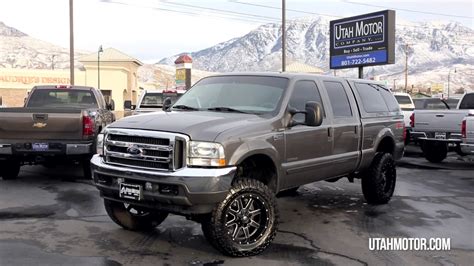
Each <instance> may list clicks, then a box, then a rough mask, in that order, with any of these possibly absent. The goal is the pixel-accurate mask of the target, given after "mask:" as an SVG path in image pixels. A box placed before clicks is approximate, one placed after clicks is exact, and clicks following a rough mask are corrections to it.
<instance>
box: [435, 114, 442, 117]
mask: <svg viewBox="0 0 474 266" xmlns="http://www.w3.org/2000/svg"><path fill="white" fill-rule="evenodd" d="M436 117H444V115H443V114H438V115H436Z"/></svg>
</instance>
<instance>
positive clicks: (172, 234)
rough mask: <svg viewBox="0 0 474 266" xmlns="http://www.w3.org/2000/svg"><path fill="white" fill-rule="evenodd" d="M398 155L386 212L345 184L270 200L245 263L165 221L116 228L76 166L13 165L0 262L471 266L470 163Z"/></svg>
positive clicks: (0, 185) (0, 226)
mask: <svg viewBox="0 0 474 266" xmlns="http://www.w3.org/2000/svg"><path fill="white" fill-rule="evenodd" d="M407 155H408V156H410V157H407V158H405V159H404V160H403V161H402V162H401V163H400V166H399V167H398V180H397V187H396V190H395V195H394V197H393V199H392V201H391V202H390V203H389V204H387V205H383V206H370V205H367V204H366V203H365V201H364V199H363V196H362V193H361V189H360V182H359V181H358V180H356V181H355V183H349V182H348V181H347V180H345V179H344V180H340V181H338V182H336V183H328V182H319V183H314V184H310V185H307V186H304V187H301V188H300V189H299V190H298V192H297V193H296V194H295V195H290V196H287V197H283V198H279V200H278V204H279V207H280V218H281V223H280V226H279V232H278V235H277V237H276V239H275V241H274V242H273V244H272V245H271V246H270V248H269V249H268V250H266V251H265V252H264V253H262V254H261V255H259V256H256V257H251V258H230V257H225V256H223V255H221V254H220V253H218V252H217V251H216V250H214V249H213V248H212V247H211V245H209V244H208V243H207V242H206V241H205V239H204V237H203V235H202V233H201V229H200V225H199V224H197V223H195V222H192V221H187V220H186V219H185V218H182V217H179V216H175V215H170V216H169V217H168V219H167V220H166V221H165V222H164V223H163V224H162V225H161V226H160V227H158V228H157V229H156V230H155V231H154V232H153V233H148V234H145V233H136V232H129V231H125V230H123V229H121V228H119V227H118V226H117V225H115V224H114V223H113V222H112V221H111V220H110V219H109V218H108V216H107V215H106V214H105V210H104V208H103V205H102V200H101V198H100V197H99V194H98V192H97V190H96V189H95V188H94V187H93V186H92V185H91V183H90V182H89V180H84V179H82V178H81V177H80V176H81V171H80V167H77V169H74V168H73V169H71V168H67V167H64V168H56V169H46V168H43V167H42V166H27V167H23V168H22V171H21V174H20V178H19V179H18V180H13V181H3V180H0V265H152V264H153V265H221V264H223V265H243V264H249V263H252V264H254V265H315V264H329V265H332V264H336V265H360V264H362V265H382V264H391V265H408V264H412V265H413V264H416V265H421V264H428V265H471V263H472V261H473V259H474V162H471V161H468V160H460V159H459V158H457V157H456V156H455V155H452V156H451V157H450V158H448V160H447V161H446V162H445V163H443V165H441V166H442V167H441V166H440V167H438V168H437V167H435V166H430V165H428V164H426V163H425V164H424V163H423V162H424V159H423V158H421V157H420V156H418V154H417V151H416V149H414V150H411V151H409V152H408V153H407ZM424 165H425V166H426V167H423V166H424ZM459 169H462V170H459ZM370 237H424V238H430V237H447V238H450V239H451V250H450V251H370V250H369V245H368V243H369V238H370Z"/></svg>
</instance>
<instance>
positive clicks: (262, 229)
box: [202, 178, 278, 257]
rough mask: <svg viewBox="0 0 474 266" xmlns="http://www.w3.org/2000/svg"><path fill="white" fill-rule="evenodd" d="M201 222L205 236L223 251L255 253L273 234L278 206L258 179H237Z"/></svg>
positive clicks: (233, 253)
mask: <svg viewBox="0 0 474 266" xmlns="http://www.w3.org/2000/svg"><path fill="white" fill-rule="evenodd" d="M204 223H206V224H203V225H202V228H203V233H204V236H205V237H206V239H208V240H209V242H210V243H211V245H212V246H214V247H215V248H217V249H218V250H219V251H221V252H222V253H224V254H225V255H228V256H232V257H245V256H253V255H257V254H259V253H261V252H263V251H264V250H265V249H266V248H267V247H268V245H270V243H271V242H272V241H273V239H274V238H275V235H276V231H277V227H278V207H277V203H276V198H275V195H274V193H273V192H272V191H271V190H270V189H269V188H268V187H267V186H266V185H265V184H263V183H262V182H260V181H258V180H254V179H248V178H242V179H239V180H237V181H236V182H235V183H234V185H233V186H232V188H231V190H230V192H229V194H228V195H227V197H226V198H225V199H224V200H223V201H222V202H221V203H219V204H218V205H217V206H216V207H215V208H214V210H213V211H212V214H211V216H210V219H209V220H207V221H204Z"/></svg>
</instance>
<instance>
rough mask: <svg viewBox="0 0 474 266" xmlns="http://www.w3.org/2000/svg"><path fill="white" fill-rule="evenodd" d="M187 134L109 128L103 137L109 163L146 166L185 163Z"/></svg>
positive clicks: (158, 167) (171, 168)
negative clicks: (104, 137)
mask: <svg viewBox="0 0 474 266" xmlns="http://www.w3.org/2000/svg"><path fill="white" fill-rule="evenodd" d="M186 140H187V137H186V136H182V135H178V134H171V133H165V132H150V131H144V130H116V129H114V130H111V131H110V132H109V133H108V134H107V136H106V139H105V160H106V162H107V163H109V164H115V165H121V166H128V167H133V168H142V169H148V170H161V171H174V170H177V169H179V168H182V167H184V163H185V160H184V158H185V147H186Z"/></svg>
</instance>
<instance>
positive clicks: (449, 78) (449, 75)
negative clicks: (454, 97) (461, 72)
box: [448, 68, 456, 99]
mask: <svg viewBox="0 0 474 266" xmlns="http://www.w3.org/2000/svg"><path fill="white" fill-rule="evenodd" d="M454 73H456V68H454ZM449 83H451V69H450V70H449V73H448V99H449V89H450V88H449Z"/></svg>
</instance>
